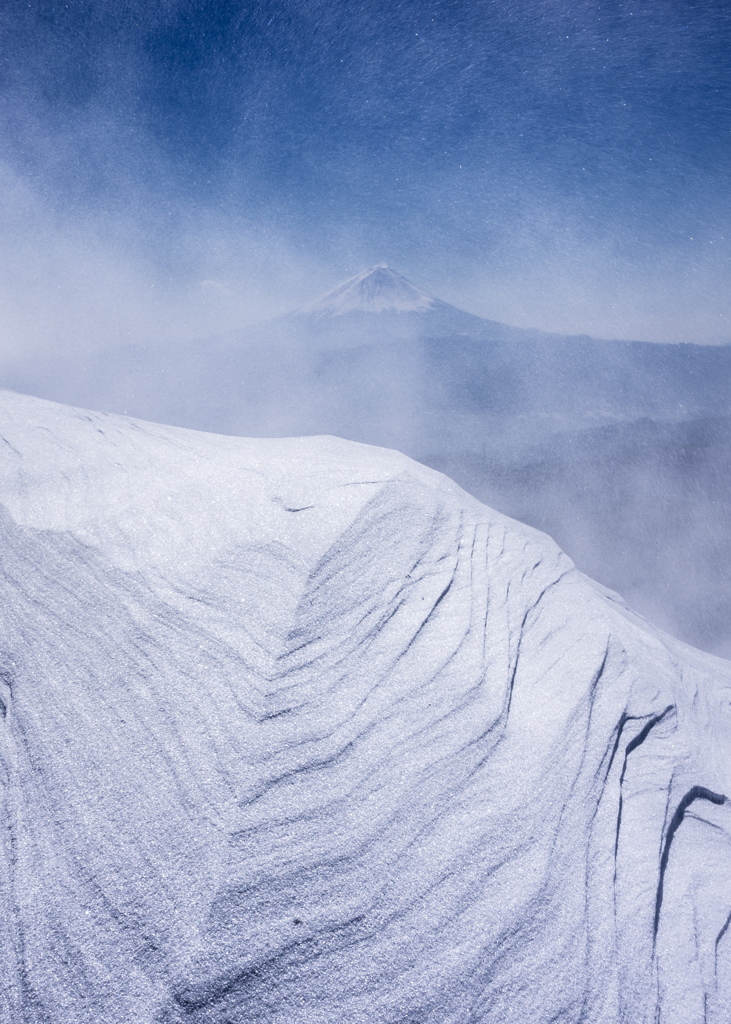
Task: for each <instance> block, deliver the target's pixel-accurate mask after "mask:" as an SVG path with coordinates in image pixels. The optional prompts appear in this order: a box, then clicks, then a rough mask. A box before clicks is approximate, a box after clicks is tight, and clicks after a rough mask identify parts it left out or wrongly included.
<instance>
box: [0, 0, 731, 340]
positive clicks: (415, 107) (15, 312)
mask: <svg viewBox="0 0 731 1024" xmlns="http://www.w3.org/2000/svg"><path fill="white" fill-rule="evenodd" d="M730 56H731V4H729V2H728V0H700V2H695V3H691V2H678V0H674V2H670V0H643V2H637V3H633V2H617V0H612V2H609V0H572V2H567V0H538V2H531V0H521V2H518V0H511V2H508V0H441V2H429V0H406V2H398V0H390V2H384V0H370V2H364V0H357V2H355V0H277V2H260V3H240V2H228V0H208V2H191V0H143V2H134V3H125V2H124V0H122V2H114V3H113V2H111V0H103V2H102V0H99V2H85V0H69V3H67V4H66V3H56V2H53V3H52V2H49V0H33V2H32V3H29V2H28V0H22V2H21V0H4V3H3V5H2V11H1V12H0V87H1V91H2V94H1V96H0V146H1V150H0V186H1V187H2V201H1V204H0V217H1V218H2V223H0V235H1V238H2V241H0V316H1V317H2V321H3V323H4V325H5V326H4V328H3V334H4V337H3V343H4V346H5V351H11V350H19V349H22V348H32V347H38V348H42V347H43V346H45V345H49V344H53V345H66V344H73V343H80V344H85V345H88V344H106V343H109V342H113V341H115V340H118V339H120V338H139V339H141V340H149V339H152V340H154V339H155V338H157V337H164V336H175V335H178V334H179V335H180V336H185V337H190V336H194V335H198V334H203V333H207V332H212V331H217V330H222V329H227V328H231V327H235V326H237V325H238V324H243V323H246V322H250V321H252V320H255V319H261V318H263V317H266V316H269V315H274V314H276V313H279V312H284V311H287V310H289V309H292V308H294V307H296V306H298V305H301V304H303V303H304V302H306V301H308V300H310V299H311V298H313V297H314V296H316V295H317V294H318V293H320V292H322V291H325V290H326V289H328V288H330V287H332V286H333V285H334V284H336V283H337V282H338V281H339V280H340V279H342V278H344V277H347V276H349V275H351V274H353V273H356V272H357V271H359V270H360V269H362V268H363V267H365V266H368V265H369V264H372V263H377V262H382V261H385V262H387V263H389V265H391V266H393V267H395V268H396V269H398V270H400V271H401V272H402V273H404V274H406V275H407V276H408V277H410V278H411V279H412V280H414V281H415V282H416V283H417V284H418V285H419V286H421V287H422V288H425V289H426V290H429V291H432V292H433V293H436V294H438V295H440V296H441V297H442V298H445V299H447V300H449V301H452V302H455V303H456V304H458V305H461V306H463V307H464V308H467V309H469V310H470V311H472V312H475V313H478V314H480V315H483V316H487V317H491V318H494V319H499V320H503V321H506V322H509V323H515V324H520V325H530V326H536V327H542V328H547V329H553V330H563V331H571V332H587V333H592V334H596V335H598V336H605V337H613V336H623V337H641V338H650V339H655V340H662V339H667V340H681V339H684V338H685V339H688V340H693V339H697V338H701V337H710V336H731V188H730V185H731V180H730V179H731V174H730V171H729V168H731V59H730Z"/></svg>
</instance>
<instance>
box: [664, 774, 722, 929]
mask: <svg viewBox="0 0 731 1024" xmlns="http://www.w3.org/2000/svg"><path fill="white" fill-rule="evenodd" d="M695 800H708V801H709V802H710V803H712V804H717V805H719V806H720V805H721V804H725V803H726V797H725V796H724V795H723V794H722V793H714V792H713V791H712V790H710V789H706V787H705V786H693V788H692V789H689V790H688V792H687V793H686V794H685V796H684V797H683V799H682V800H681V801H680V803H679V804H678V806H677V808H676V809H675V814H673V816H672V818H671V820H670V824H669V825H668V830H667V833H666V835H665V843H664V845H663V851H662V856H661V858H660V880H659V882H658V886H657V897H656V899H655V922H654V928H653V937H654V938H653V941H654V940H656V939H657V929H658V926H659V924H660V911H661V909H662V899H663V887H664V884H665V872H666V870H667V866H668V859H669V857H670V847H671V846H672V842H673V839H674V838H675V833H676V832H677V831H678V829H679V828H680V826H681V825H682V823H683V818H684V817H685V813H686V811H687V810H688V808H689V807H690V805H691V804H692V803H693V802H694V801H695Z"/></svg>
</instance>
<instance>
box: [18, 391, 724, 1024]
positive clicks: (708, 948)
mask: <svg viewBox="0 0 731 1024" xmlns="http://www.w3.org/2000/svg"><path fill="white" fill-rule="evenodd" d="M0 438H1V440H0V447H1V449H2V466H3V472H2V485H1V488H0V489H1V491H2V499H1V500H2V503H3V512H2V519H1V525H2V532H3V538H2V552H3V555H2V576H1V580H2V590H3V593H2V601H1V603H0V612H1V614H2V628H1V631H0V678H1V680H2V682H1V686H2V692H1V694H0V696H1V698H2V703H1V704H0V711H1V712H2V714H1V716H0V769H1V772H2V775H1V778H2V807H1V814H2V826H3V827H2V847H1V848H0V885H1V889H0V892H1V893H2V911H1V912H0V933H1V935H2V938H1V939H0V950H2V956H3V962H2V970H1V971H0V1019H2V1020H3V1021H8V1022H12V1024H18V1022H33V1024H36V1022H41V1021H43V1022H48V1024H67V1022H68V1024H71V1022H73V1024H87V1022H88V1024H98V1022H99V1021H102V1020H103V1021H104V1022H105V1024H117V1022H119V1024H127V1022H130V1021H135V1022H138V1024H148V1022H149V1024H152V1022H159V1024H163V1022H164V1024H182V1022H195V1024H204V1022H205V1024H214V1022H216V1024H218V1022H220V1024H223V1022H254V1021H256V1022H272V1024H275V1022H276V1024H285V1022H286V1024H305V1022H306V1024H314V1022H323V1024H324V1022H344V1021H348V1022H366V1021H367V1022H369V1024H370V1022H374V1021H377V1022H379V1024H380V1022H382V1024H397V1022H398V1024H406V1022H410V1024H417V1022H419V1024H427V1022H433V1024H457V1022H465V1024H466V1022H495V1024H507V1022H515V1024H518V1022H520V1024H525V1022H528V1021H530V1022H531V1024H541V1022H545V1024H548V1022H549V1021H554V1022H555V1021H563V1022H569V1021H571V1022H579V1021H583V1022H592V1024H610V1022H611V1024H619V1022H620V1021H621V1022H624V1024H629V1022H632V1024H650V1022H655V1021H658V1020H659V1021H661V1022H663V1024H670V1022H677V1024H694V1022H699V1024H700V1022H701V1021H708V1022H712V1021H716V1022H720V1021H727V1020H728V1019H729V1016H730V1015H731V938H730V937H729V935H728V924H729V919H730V915H731V845H730V844H731V836H730V831H731V820H730V819H729V808H728V804H727V801H726V795H727V794H728V793H729V792H731V779H730V778H729V776H730V774H731V768H730V767H729V765H731V759H730V758H729V753H730V752H731V751H730V748H731V741H730V740H729V720H730V718H731V705H730V698H731V666H729V665H728V664H727V663H725V662H723V661H720V660H718V659H714V658H712V657H710V656H708V655H701V654H700V653H698V652H696V651H694V650H692V649H691V648H688V647H685V646H683V645H681V644H679V643H678V642H676V641H673V640H671V639H670V638H669V637H667V636H665V635H663V634H660V633H658V632H657V631H655V630H654V629H652V628H651V627H649V626H648V625H647V624H646V623H645V622H643V621H642V620H640V619H638V618H636V617H635V616H633V615H632V613H631V612H630V611H628V610H627V609H626V608H625V607H624V606H623V605H622V603H621V601H620V600H619V599H618V598H617V597H616V595H613V594H611V593H609V592H606V591H603V590H602V589H601V588H600V587H598V585H596V584H593V583H592V582H591V581H590V580H588V579H587V578H586V577H584V576H582V575H581V574H580V573H579V572H577V570H576V569H574V567H573V565H572V563H571V562H570V561H569V559H568V558H567V557H566V556H565V555H564V554H563V553H562V552H561V551H560V550H559V549H558V548H557V547H556V545H555V544H554V543H553V542H552V541H551V540H550V539H549V538H548V537H546V536H545V535H543V534H540V533H538V532H536V531H534V530H531V529H529V528H527V527H524V526H522V525H520V524H519V523H516V522H513V521H511V520H509V519H507V518H505V517H503V516H501V515H499V514H498V513H496V512H493V511H491V510H490V509H488V508H486V507H484V506H482V505H480V504H479V503H478V502H477V501H476V500H475V499H473V498H471V497H469V496H468V495H467V494H466V493H464V492H463V491H461V490H460V489H459V488H458V487H456V485H454V484H452V483H451V482H450V481H449V480H447V479H446V478H445V477H442V476H440V475H439V474H437V473H435V472H433V471H431V470H428V469H425V468H424V467H422V466H420V465H418V464H416V463H414V462H412V461H410V460H409V459H407V458H406V457H404V456H401V455H398V454H396V453H394V452H390V451H385V450H380V449H374V448H369V447H366V446H363V445H358V444H354V443H350V442H345V441H340V440H337V439H335V438H331V437H321V438H295V439H290V440H246V439H239V438H232V437H219V436H214V435H206V434H198V433H194V432H192V431H186V430H183V429H177V428H171V427H161V426H156V425H153V424H149V423H143V422H140V421H134V420H129V419H124V418H122V417H116V416H108V415H102V414H92V413H86V412H83V411H79V410H74V409H70V408H65V407H62V406H56V405H53V404H51V403H46V402H43V401H40V400H37V399H30V398H25V397H22V396H18V395H13V394H8V393H5V394H4V395H3V397H2V403H1V410H0Z"/></svg>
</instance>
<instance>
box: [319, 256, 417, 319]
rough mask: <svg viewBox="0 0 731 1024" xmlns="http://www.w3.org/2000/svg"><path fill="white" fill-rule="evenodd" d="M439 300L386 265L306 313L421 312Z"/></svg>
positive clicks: (337, 290)
mask: <svg viewBox="0 0 731 1024" xmlns="http://www.w3.org/2000/svg"><path fill="white" fill-rule="evenodd" d="M435 304H436V300H435V299H433V298H432V297H431V296H429V295H427V294H426V293H425V292H422V291H420V289H418V288H417V287H416V286H415V285H413V284H412V283H411V281H408V280H407V279H406V278H405V277H403V275H401V274H398V273H396V271H395V270H391V269H390V268H389V267H388V266H387V265H386V264H385V263H380V264H379V265H378V266H377V267H369V268H368V269H367V270H363V271H361V272H360V274H356V275H355V277H351V278H349V279H348V280H347V281H344V282H343V283H342V284H339V285H338V286H337V287H336V288H334V289H333V290H332V291H330V292H328V293H327V295H323V296H322V298H320V299H318V300H317V301H316V302H312V303H311V304H310V305H308V306H305V307H304V309H303V310H302V312H303V313H314V314H317V315H318V316H342V315H343V314H344V313H353V312H356V311H357V312H361V313H385V312H386V311H391V310H393V311H395V312H397V313H413V312H420V311H423V310H425V309H432V308H433V307H434V305H435Z"/></svg>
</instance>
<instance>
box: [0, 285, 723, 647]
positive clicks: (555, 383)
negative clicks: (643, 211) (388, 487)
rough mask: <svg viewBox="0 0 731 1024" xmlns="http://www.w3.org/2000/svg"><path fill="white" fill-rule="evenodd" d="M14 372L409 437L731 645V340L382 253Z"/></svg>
mask: <svg viewBox="0 0 731 1024" xmlns="http://www.w3.org/2000/svg"><path fill="white" fill-rule="evenodd" d="M374 309H379V310H380V312H374V311H373V310H374ZM2 382H3V383H4V384H5V385H6V386H8V387H12V388H13V389H15V390H20V391H27V392H30V393H32V394H36V395H40V396H42V397H45V398H52V399H55V400H60V401H66V402H69V403H71V404H75V405H82V406H87V407H91V408H98V409H103V410H106V411H112V412H122V413H130V414H134V415H137V416H141V417H144V418H147V419H150V420H156V421H160V422H167V423H172V424H177V425H179V426H187V427H193V428H197V429H205V430H211V431H216V432H219V433H228V434H239V435H248V436H283V435H285V436H286V435H306V434H322V433H328V434H335V435H338V436H341V437H346V438H350V439H353V440H357V441H364V442H367V443H370V444H378V445H385V446H387V447H391V448H396V449H398V450H400V451H403V452H405V453H406V454H408V455H410V456H412V457H414V458H418V459H420V460H421V461H423V462H426V463H427V464H429V465H431V466H433V467H435V468H437V469H440V470H443V471H444V472H446V473H447V474H448V475H450V476H452V477H454V478H455V479H456V480H458V481H459V483H460V484H462V486H464V487H466V488H467V489H468V490H470V491H471V492H472V493H473V494H475V495H476V496H478V497H479V498H480V499H481V500H485V501H487V502H488V503H489V504H491V505H494V506H495V507H497V508H500V509H502V510H504V511H505V512H508V513H509V514H511V515H514V516H516V517H517V518H520V519H522V520H525V521H528V522H530V523H531V524H532V525H535V526H538V527H540V528H541V529H545V530H547V531H549V532H551V533H552V534H553V535H555V536H556V537H558V538H560V541H561V543H562V545H563V546H564V547H565V548H566V550H568V551H569V553H570V554H571V556H572V557H573V558H574V559H575V561H576V562H577V564H578V565H580V566H581V568H582V569H584V570H586V571H587V572H590V573H591V574H592V575H594V576H595V577H597V578H599V579H600V580H601V581H602V582H603V583H605V584H606V585H609V586H610V587H612V588H613V589H616V590H619V591H620V592H621V593H623V594H624V595H625V596H626V597H627V598H629V599H630V600H631V601H632V603H633V604H634V605H635V606H636V607H638V608H640V609H641V610H642V611H643V613H644V614H647V615H648V616H650V617H651V618H652V619H653V620H654V621H655V622H656V624H658V625H660V626H662V627H663V628H665V629H667V630H669V631H671V632H672V633H674V634H675V635H678V636H681V637H683V638H684V639H685V640H687V641H689V642H693V643H694V644H696V645H698V646H701V647H703V648H704V649H706V650H710V651H713V652H715V653H719V654H724V655H731V578H730V575H729V574H730V569H729V567H730V566H731V401H730V399H729V396H730V395H731V347H728V346H727V347H713V348H711V347H704V346H698V345H659V344H648V343H640V342H616V341H600V340H596V339H592V338H585V337H575V338H566V337H561V336H558V335H551V334H541V333H540V332H536V331H532V332H531V331H524V330H520V329H518V328H514V327H509V326H506V325H504V324H497V323H493V322H491V321H487V320H482V319H480V318H479V317H475V316H472V315H471V314H469V313H466V312H464V311H463V310H459V309H456V308H455V307H453V306H450V305H449V304H448V303H445V302H442V301H440V300H439V299H438V298H435V297H433V296H429V295H427V294H426V293H425V292H423V291H422V290H421V289H419V288H417V287H416V286H415V285H413V284H412V283H411V282H409V281H407V280H406V279H405V278H403V277H402V276H401V275H400V274H398V273H397V272H396V271H394V270H392V269H390V268H387V267H385V266H378V267H373V268H371V269H370V270H368V271H364V272H362V273H361V274H358V275H356V276H355V277H353V278H350V279H349V280H348V281H346V282H344V283H343V284H342V285H340V286H339V287H338V288H336V289H334V290H333V291H332V292H331V293H329V295H326V296H324V297H323V298H322V299H320V300H318V301H317V302H314V303H312V304H310V305H309V306H308V307H305V309H303V310H300V311H299V312H297V313H293V314H290V315H288V316H286V317H282V318H280V319H278V320H276V321H272V322H270V323H268V324H264V325H261V326H260V327H259V328H257V329H256V330H249V331H247V332H241V333H239V334H237V335H231V336H228V337H218V338H213V337H211V338H205V339H201V340H200V341H198V342H196V343H194V344H186V345H175V346H173V345H162V346H159V347H157V348H154V347H153V348H141V347H135V346H126V347H122V348H120V349H117V350H116V351H111V352H109V351H107V352H105V353H104V355H103V356H98V357H92V356H89V357H84V358H80V357H78V356H77V357H71V356H68V355H64V354H63V353H57V355H56V357H55V358H54V359H48V360H46V361H45V362H44V364H43V365H42V366H41V365H39V364H38V363H37V362H27V363H25V364H22V363H19V364H17V365H16V366H15V368H14V369H12V370H9V369H6V372H5V374H4V376H3V378H2Z"/></svg>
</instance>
